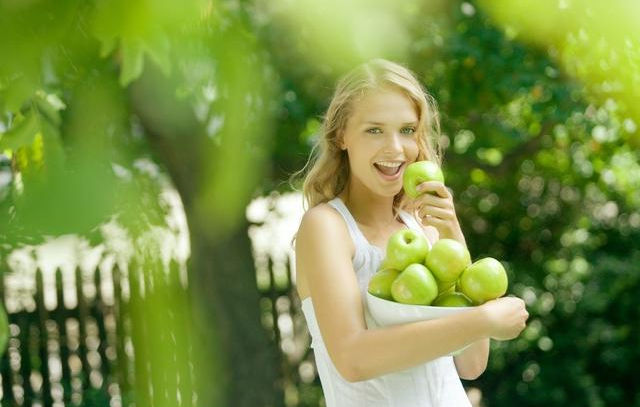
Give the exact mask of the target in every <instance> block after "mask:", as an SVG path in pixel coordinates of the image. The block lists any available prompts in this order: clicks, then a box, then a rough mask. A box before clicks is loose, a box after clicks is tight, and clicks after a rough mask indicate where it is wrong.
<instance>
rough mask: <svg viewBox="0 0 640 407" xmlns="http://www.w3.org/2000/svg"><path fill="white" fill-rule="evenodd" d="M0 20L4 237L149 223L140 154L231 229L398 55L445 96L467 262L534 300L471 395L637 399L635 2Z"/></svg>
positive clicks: (325, 6) (639, 210)
mask: <svg viewBox="0 0 640 407" xmlns="http://www.w3.org/2000/svg"><path fill="white" fill-rule="evenodd" d="M0 11H1V12H0V39H1V41H0V55H2V56H3V63H2V64H0V113H1V114H2V116H1V117H0V133H1V135H0V151H5V152H6V154H7V156H8V157H10V159H11V166H12V170H13V173H14V174H15V177H14V178H13V181H12V183H11V189H10V191H9V192H6V191H5V192H3V193H2V194H0V197H3V199H1V202H0V205H2V208H0V209H2V214H3V216H2V217H0V229H1V230H2V231H3V233H2V238H3V239H4V240H8V241H10V242H13V243H15V242H18V241H22V240H29V239H31V240H33V239H36V238H37V236H38V235H39V234H40V235H42V234H47V233H49V234H57V233H67V232H70V231H72V230H75V231H78V232H87V231H89V233H90V232H91V230H92V229H91V228H92V226H95V225H96V224H97V223H98V222H99V221H100V220H101V219H105V218H107V217H109V216H111V215H112V214H113V213H118V214H120V217H121V220H123V222H124V223H125V224H126V225H127V226H128V227H129V229H130V230H131V231H134V232H135V231H138V232H139V231H140V230H142V229H144V228H146V227H150V225H153V224H154V223H155V222H158V221H159V217H158V216H156V215H154V212H155V210H154V203H153V199H148V198H147V199H145V196H147V197H148V196H153V194H149V192H148V191H149V190H150V189H151V190H153V185H152V184H151V183H148V182H146V181H145V180H144V179H143V178H137V177H136V176H135V175H132V174H136V173H137V172H135V171H131V169H132V166H133V163H134V162H135V158H137V157H140V156H141V155H151V156H152V157H153V158H154V159H155V160H157V161H160V162H161V163H162V165H163V166H165V167H166V168H167V169H168V171H169V172H170V173H171V176H172V179H173V181H174V182H175V183H176V186H177V188H178V189H179V191H180V193H181V196H182V198H183V200H184V202H185V208H186V210H187V212H188V214H189V216H190V226H191V227H192V228H193V229H194V230H193V231H192V234H193V235H194V236H200V237H202V238H203V239H206V238H212V237H213V238H215V239H223V238H224V236H225V233H226V232H228V231H229V230H232V229H233V228H234V227H236V226H237V225H238V224H239V219H241V217H242V216H243V211H244V207H243V203H246V202H247V199H248V197H249V196H251V194H256V195H257V194H267V193H269V192H270V191H273V190H280V191H282V190H286V189H288V188H289V186H288V185H287V183H286V180H287V179H288V175H289V174H291V173H292V172H293V171H295V170H297V169H299V168H301V167H302V166H303V165H304V163H305V162H306V158H307V156H308V153H309V151H310V148H311V146H312V145H313V143H314V142H315V140H316V137H317V135H316V132H317V129H318V126H319V121H320V120H321V115H322V114H323V113H324V109H325V108H326V106H327V103H328V101H329V98H330V96H331V93H332V91H333V84H334V82H335V79H336V78H337V77H338V76H339V75H340V74H341V73H343V72H344V71H345V70H346V69H348V68H349V67H351V66H353V65H354V64H356V63H359V62H361V61H364V60H366V59H368V58H371V57H373V56H381V57H386V58H390V59H394V60H397V61H399V62H403V63H406V64H407V65H408V66H409V67H410V68H411V69H413V70H414V71H415V72H416V73H417V74H418V76H419V78H420V80H421V81H422V82H423V83H424V84H425V86H426V88H427V89H428V90H429V91H430V92H431V93H432V94H433V95H434V96H435V98H436V100H437V101H438V102H439V105H440V113H441V116H442V125H443V133H444V134H443V138H442V140H441V141H442V143H443V144H444V146H445V147H446V156H445V164H444V169H445V172H446V173H447V180H448V184H449V187H451V188H452V190H453V191H454V192H455V195H456V198H455V199H456V203H457V211H458V214H459V216H460V219H461V223H462V225H463V229H464V232H465V235H466V236H467V241H468V243H469V246H470V249H471V252H472V254H473V257H474V258H478V257H481V256H494V257H497V258H500V259H501V260H503V261H504V263H505V265H506V266H507V268H508V270H509V275H510V281H511V286H510V292H511V293H513V294H516V295H519V296H521V297H523V298H524V299H525V301H526V302H527V304H528V306H529V308H530V310H531V320H530V323H529V326H528V328H527V329H526V330H525V332H524V333H523V334H522V335H521V337H520V338H519V339H517V340H514V341H510V342H494V343H493V350H492V356H491V359H490V365H489V368H488V370H487V372H486V373H485V374H484V375H483V376H482V377H481V378H480V379H478V380H477V381H475V382H473V383H470V384H471V385H473V386H478V387H479V388H480V389H481V390H482V391H483V401H484V403H485V405H487V406H502V405H504V406H510V405H514V404H517V405H526V406H529V405H530V406H534V405H541V404H545V405H567V404H571V405H586V406H605V405H636V406H640V396H638V395H639V394H640V389H639V388H638V387H639V386H638V383H637V380H634V374H633V371H632V369H633V367H634V366H635V365H637V364H638V363H639V362H640V346H638V345H640V342H639V341H640V335H639V332H638V324H637V323H636V321H637V320H638V317H639V315H638V314H639V311H638V310H639V309H640V308H638V307H637V306H636V305H635V301H636V298H638V296H639V295H640V282H639V277H638V276H639V274H640V270H639V268H640V266H639V264H640V262H639V260H640V248H639V246H638V245H637V243H636V242H637V241H638V238H639V237H640V165H639V164H638V162H639V159H638V158H639V157H638V155H639V153H638V143H639V142H638V140H640V137H639V135H640V131H639V129H638V125H639V124H640V111H639V110H638V104H637V103H636V101H637V100H638V97H639V96H640V95H639V94H638V92H639V89H640V85H639V84H640V77H639V75H640V70H639V69H638V64H639V58H640V57H639V53H640V46H639V36H638V30H637V29H636V28H635V25H637V21H638V18H639V8H638V6H637V3H635V2H632V1H621V2H615V3H604V2H597V1H595V0H582V1H577V0H575V1H572V0H560V1H551V0H547V1H537V2H533V1H525V2H505V1H492V2H490V1H479V2H478V3H475V2H459V1H456V2H447V1H444V0H436V1H429V2H391V1H385V0H376V1H375V2H363V1H352V2H347V3H343V2H336V1H330V2H314V1H299V2H295V1H285V0H277V1H275V0H274V1H266V0H254V1H248V0H246V1H231V0H228V1H204V0H203V1H198V0H189V1H187V2H181V3H179V4H178V3H172V2H163V1H154V2H148V1H143V0H135V1H133V2H124V1H120V0H119V1H112V2H107V1H100V0H94V1H90V2H81V1H78V0H67V1H62V2H46V1H33V2H15V1H7V0H2V1H0ZM52 22H54V23H52ZM274 90H275V91H274ZM272 123H275V127H272ZM273 134H275V135H276V137H273V138H272V135H273ZM150 146H151V147H150ZM150 148H151V151H153V154H150V153H149V149H150ZM269 159H270V160H269ZM265 165H266V167H265ZM269 165H270V166H269ZM256 186H257V188H256ZM200 250H206V245H202V248H201V249H200ZM196 252H197V250H196ZM245 255H246V254H245ZM194 256H196V253H194ZM203 261H205V260H203ZM203 261H200V263H198V264H200V266H201V267H202V264H203ZM317 386H318V383H317V382H316V387H307V386H306V385H305V387H304V389H301V393H300V400H301V403H302V404H303V405H317V403H318V400H319V398H320V392H319V391H318V388H317Z"/></svg>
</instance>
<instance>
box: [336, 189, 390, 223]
mask: <svg viewBox="0 0 640 407" xmlns="http://www.w3.org/2000/svg"><path fill="white" fill-rule="evenodd" d="M338 196H339V197H340V199H342V201H343V202H344V204H345V205H346V206H347V208H349V212H351V215H352V216H353V217H354V218H355V220H356V222H358V223H359V224H360V225H364V226H368V227H371V228H374V229H385V228H388V227H389V226H391V225H393V224H394V223H396V222H397V214H396V212H395V210H394V208H393V197H381V196H379V195H374V194H372V193H371V192H370V191H367V190H364V189H362V190H359V189H358V188H357V187H354V186H353V185H347V186H346V187H345V189H344V190H343V191H342V192H341V193H340V194H339V195H338Z"/></svg>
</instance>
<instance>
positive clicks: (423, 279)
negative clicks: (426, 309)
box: [391, 263, 438, 305]
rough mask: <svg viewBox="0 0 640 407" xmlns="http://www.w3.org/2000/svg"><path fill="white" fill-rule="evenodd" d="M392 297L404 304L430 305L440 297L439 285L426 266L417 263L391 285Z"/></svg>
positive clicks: (403, 272)
mask: <svg viewBox="0 0 640 407" xmlns="http://www.w3.org/2000/svg"><path fill="white" fill-rule="evenodd" d="M391 295H392V297H393V299H394V300H395V301H396V302H399V303H402V304H415V305H429V304H431V302H432V301H433V300H434V299H435V298H436V297H437V296H438V284H437V283H436V279H435V277H433V274H431V272H430V271H429V270H428V269H427V268H426V267H425V266H423V265H422V264H417V263H415V264H411V265H410V266H409V267H407V268H406V269H404V270H403V271H402V272H401V273H400V275H399V276H398V277H397V278H396V279H395V281H394V282H393V284H391Z"/></svg>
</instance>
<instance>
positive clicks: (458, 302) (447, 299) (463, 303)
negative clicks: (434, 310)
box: [431, 292, 472, 307]
mask: <svg viewBox="0 0 640 407" xmlns="http://www.w3.org/2000/svg"><path fill="white" fill-rule="evenodd" d="M431 305H433V306H434V307H470V306H471V305H472V303H471V300H470V299H469V297H467V296H466V295H464V294H462V293H457V292H448V293H444V294H440V295H439V296H438V298H436V299H435V301H433V304H431Z"/></svg>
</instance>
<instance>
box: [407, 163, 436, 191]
mask: <svg viewBox="0 0 640 407" xmlns="http://www.w3.org/2000/svg"><path fill="white" fill-rule="evenodd" d="M427 181H440V182H444V175H443V174H442V170H441V169H440V167H439V166H438V164H436V163H434V162H433V161H416V162H414V163H411V164H409V165H408V166H407V168H406V169H405V170H404V174H403V175H402V186H403V188H404V192H405V193H406V194H407V195H408V196H409V197H410V198H416V197H417V196H418V195H420V193H419V192H418V191H416V187H417V186H418V185H420V184H422V183H423V182H427Z"/></svg>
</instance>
